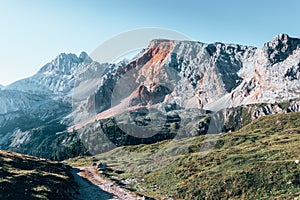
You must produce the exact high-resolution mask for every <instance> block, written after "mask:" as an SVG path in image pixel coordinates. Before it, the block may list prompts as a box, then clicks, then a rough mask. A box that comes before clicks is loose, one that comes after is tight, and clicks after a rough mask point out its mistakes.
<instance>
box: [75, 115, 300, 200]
mask: <svg viewBox="0 0 300 200" xmlns="http://www.w3.org/2000/svg"><path fill="white" fill-rule="evenodd" d="M299 146H300V113H290V114H278V115H269V116H265V117H262V118H260V119H258V120H256V121H254V122H253V123H251V124H249V125H247V126H245V127H243V128H242V129H240V130H239V131H238V132H233V133H226V134H222V135H218V136H217V135H215V136H198V137H195V138H187V139H180V140H176V141H175V140H169V141H163V142H159V143H156V144H152V145H138V146H129V147H121V148H117V149H115V150H112V151H110V152H107V153H105V154H100V155H97V156H95V157H85V158H76V159H71V160H70V161H69V163H71V164H73V165H90V164H91V163H92V162H95V161H100V160H101V161H105V162H107V163H108V165H109V166H110V167H111V168H112V169H119V170H122V171H124V173H122V174H120V172H119V173H116V172H117V171H112V172H109V173H108V174H107V176H108V177H110V178H112V179H115V180H123V183H124V182H125V187H127V188H130V189H132V190H136V191H137V192H139V193H141V194H145V195H147V196H152V197H156V198H159V199H162V198H163V197H173V198H174V199H294V198H296V199H297V198H300V164H296V163H295V160H299V159H300V148H299ZM132 178H136V179H134V180H135V181H129V180H133V179H132Z"/></svg>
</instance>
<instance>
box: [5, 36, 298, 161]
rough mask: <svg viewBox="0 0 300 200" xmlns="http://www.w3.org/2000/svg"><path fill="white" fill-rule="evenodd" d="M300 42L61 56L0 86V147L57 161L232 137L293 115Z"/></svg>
mask: <svg viewBox="0 0 300 200" xmlns="http://www.w3.org/2000/svg"><path fill="white" fill-rule="evenodd" d="M299 80H300V39H299V38H292V37H289V36H288V35H287V34H280V35H278V36H276V37H275V38H273V39H272V40H271V41H269V42H267V43H265V44H264V45H263V47H261V48H257V47H251V46H244V45H238V44H223V43H213V44H205V43H201V42H196V41H173V40H164V39H157V40H153V41H152V42H151V43H150V44H149V46H148V47H147V48H145V49H144V50H143V51H142V52H140V53H139V54H138V55H137V56H136V57H135V58H134V59H132V60H130V61H125V60H124V61H122V62H120V63H98V62H97V61H93V60H92V58H90V57H89V56H88V55H87V53H85V52H82V53H81V54H80V55H79V56H77V55H75V54H65V53H63V54H60V55H59V56H57V57H56V58H55V59H54V60H52V61H51V62H49V63H48V64H46V65H45V66H43V67H42V68H41V69H40V70H39V71H38V72H37V73H36V74H35V75H33V76H32V77H29V78H26V79H23V80H19V81H17V82H15V83H13V84H11V85H8V86H6V87H0V135H1V137H0V138H1V139H0V148H1V149H5V150H13V151H17V152H21V153H26V154H31V155H34V156H39V157H45V158H51V159H56V160H61V159H65V158H67V157H72V156H77V155H84V154H89V153H91V154H94V153H99V152H103V151H107V150H109V149H111V148H114V147H116V146H123V145H131V144H141V143H154V142H157V141H161V140H165V139H170V138H174V137H190V136H196V135H202V134H206V133H220V132H226V131H233V130H237V129H239V128H241V127H242V126H244V125H246V124H248V123H250V122H251V121H253V120H254V119H257V118H259V117H261V116H264V115H269V114H273V113H287V112H299V111H300V100H299V99H300V81H299Z"/></svg>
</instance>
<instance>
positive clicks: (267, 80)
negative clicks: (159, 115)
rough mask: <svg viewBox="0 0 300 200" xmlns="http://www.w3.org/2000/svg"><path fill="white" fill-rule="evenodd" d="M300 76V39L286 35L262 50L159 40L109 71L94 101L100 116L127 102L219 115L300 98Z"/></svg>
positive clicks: (134, 104) (133, 104)
mask: <svg viewBox="0 0 300 200" xmlns="http://www.w3.org/2000/svg"><path fill="white" fill-rule="evenodd" d="M299 76H300V40H299V39H296V38H290V37H289V36H288V35H285V34H282V35H279V36H277V37H276V38H274V39H273V40H272V41H270V42H268V43H266V44H265V45H264V46H263V47H262V48H255V47H248V46H242V45H234V44H222V43H214V44H203V43H200V42H192V41H168V40H154V41H152V42H151V44H150V45H149V47H148V48H147V49H146V50H145V51H144V52H143V53H141V54H140V57H138V58H137V59H135V60H133V61H132V62H130V63H129V64H127V65H125V66H123V67H120V68H118V69H117V70H115V71H113V70H112V71H110V72H108V73H107V74H106V75H105V76H104V78H102V83H103V84H102V85H101V86H100V87H99V90H98V91H97V92H96V93H95V95H94V96H91V97H92V98H90V101H89V102H90V104H91V102H93V103H94V104H95V107H96V108H97V109H96V112H97V113H101V112H102V111H104V110H107V109H109V108H110V107H112V106H115V105H117V104H119V103H122V100H123V99H126V98H129V101H125V102H126V103H128V102H130V103H129V105H126V106H128V107H131V106H136V105H143V106H146V105H148V106H155V107H160V108H162V109H163V108H166V107H168V106H170V105H176V106H177V107H180V108H200V109H202V108H203V109H205V110H211V111H218V110H222V109H224V108H232V107H237V106H241V105H248V104H255V103H275V102H281V101H285V100H289V99H294V98H298V97H299V94H300V82H299ZM104 97H106V98H104ZM107 97H109V98H107ZM104 99H105V102H103V100H104Z"/></svg>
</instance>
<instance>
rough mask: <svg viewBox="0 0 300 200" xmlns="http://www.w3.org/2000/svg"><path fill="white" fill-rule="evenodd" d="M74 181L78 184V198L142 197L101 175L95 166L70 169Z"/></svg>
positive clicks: (115, 198)
mask: <svg viewBox="0 0 300 200" xmlns="http://www.w3.org/2000/svg"><path fill="white" fill-rule="evenodd" d="M72 174H73V176H74V177H75V181H76V182H77V183H78V185H79V195H78V199H82V200H83V199H89V200H96V199H99V200H100V199H101V200H117V199H118V200H119V199H120V200H127V199H128V200H134V199H137V200H138V199H143V198H142V197H141V196H138V195H137V194H135V193H134V192H131V191H129V190H126V189H124V188H122V187H120V186H119V185H117V184H116V183H115V182H113V181H111V180H109V179H105V178H103V177H101V176H100V175H99V174H98V172H97V170H96V168H95V167H91V166H89V167H79V168H74V169H72Z"/></svg>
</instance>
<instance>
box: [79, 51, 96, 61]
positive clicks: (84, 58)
mask: <svg viewBox="0 0 300 200" xmlns="http://www.w3.org/2000/svg"><path fill="white" fill-rule="evenodd" d="M79 59H80V60H81V61H82V62H85V63H91V62H93V60H92V58H91V57H90V56H89V55H88V54H87V53H86V52H84V51H83V52H81V53H80V55H79Z"/></svg>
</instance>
